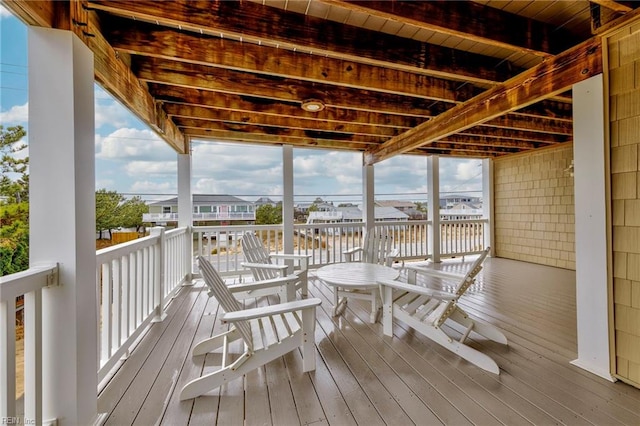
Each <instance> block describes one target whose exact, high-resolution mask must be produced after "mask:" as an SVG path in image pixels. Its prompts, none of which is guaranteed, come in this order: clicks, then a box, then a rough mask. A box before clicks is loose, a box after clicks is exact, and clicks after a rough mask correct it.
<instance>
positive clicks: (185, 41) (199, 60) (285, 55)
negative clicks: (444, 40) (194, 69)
mask: <svg viewBox="0 0 640 426" xmlns="http://www.w3.org/2000/svg"><path fill="white" fill-rule="evenodd" d="M106 24H107V25H105V23H104V22H103V28H106V29H104V30H103V31H104V32H105V33H106V37H107V38H108V40H109V42H110V43H111V45H112V46H113V47H114V49H116V50H117V51H122V52H127V53H130V54H136V55H144V56H152V57H155V58H162V59H169V60H177V61H183V62H188V63H193V64H200V65H207V66H214V67H220V68H226V69H230V70H235V71H245V72H253V73H257V74H265V75H270V76H276V77H284V78H294V79H297V80H301V81H308V82H312V83H322V84H332V85H337V86H343V87H350V88H354V89H364V90H374V91H379V92H383V93H391V94H400V95H408V96H412V97H416V98H422V99H430V100H439V101H444V102H455V103H458V102H463V101H466V100H467V99H469V98H471V97H473V96H475V95H477V94H478V93H480V92H481V91H482V89H479V88H475V87H474V86H472V85H470V84H465V85H461V84H460V83H459V82H453V81H450V80H444V79H441V78H436V77H431V76H427V75H424V74H418V73H411V72H407V71H400V70H395V69H389V68H383V67H380V66H375V65H369V64H362V63H358V62H354V61H346V60H342V59H334V58H329V57H326V56H319V55H312V54H308V53H301V52H293V51H290V50H287V49H278V48H275V47H269V46H264V45H263V46H258V45H257V44H252V43H244V42H239V41H235V40H230V39H225V38H220V37H219V36H215V37H214V36H208V35H202V34H195V33H191V32H184V31H177V30H174V29H172V28H162V27H158V26H157V25H151V24H146V23H142V22H139V21H132V20H130V19H121V18H116V19H112V20H106Z"/></svg>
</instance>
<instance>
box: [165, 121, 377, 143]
mask: <svg viewBox="0 0 640 426" xmlns="http://www.w3.org/2000/svg"><path fill="white" fill-rule="evenodd" d="M174 122H175V123H176V125H177V126H178V127H180V128H183V129H184V128H191V129H209V130H222V131H231V132H233V131H236V132H241V133H248V134H258V135H268V136H288V137H296V138H302V139H327V140H334V141H344V142H359V143H367V144H380V143H382V142H384V141H385V140H387V139H388V138H387V137H384V136H369V135H354V134H351V133H339V132H326V131H320V130H302V129H291V128H284V127H276V126H265V125H255V124H247V123H237V122H225V121H209V120H200V119H193V118H182V117H174Z"/></svg>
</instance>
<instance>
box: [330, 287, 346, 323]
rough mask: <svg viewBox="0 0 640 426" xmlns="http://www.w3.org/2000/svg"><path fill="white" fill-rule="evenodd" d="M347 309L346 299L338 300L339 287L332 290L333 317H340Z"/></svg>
mask: <svg viewBox="0 0 640 426" xmlns="http://www.w3.org/2000/svg"><path fill="white" fill-rule="evenodd" d="M345 309H347V298H346V297H345V296H343V297H342V298H340V287H337V286H336V287H334V288H333V316H334V317H337V316H338V315H341V314H342V313H343V312H344V311H345Z"/></svg>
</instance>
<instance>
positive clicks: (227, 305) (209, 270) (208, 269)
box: [198, 256, 253, 352]
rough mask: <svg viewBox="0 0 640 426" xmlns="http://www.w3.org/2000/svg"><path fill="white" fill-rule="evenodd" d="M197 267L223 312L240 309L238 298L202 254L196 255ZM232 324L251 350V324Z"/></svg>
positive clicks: (244, 322) (242, 322) (241, 322)
mask: <svg viewBox="0 0 640 426" xmlns="http://www.w3.org/2000/svg"><path fill="white" fill-rule="evenodd" d="M198 267H199V268H200V273H201V274H202V277H203V278H204V282H205V283H206V284H207V287H209V296H213V297H215V298H216V300H218V303H220V306H222V309H224V311H225V312H234V311H240V310H242V306H241V305H240V302H238V300H237V299H236V298H235V297H234V296H233V294H232V293H231V291H230V290H229V289H228V288H227V285H226V284H225V283H224V280H223V279H222V277H221V276H220V274H218V271H216V269H215V268H214V267H213V265H211V263H210V262H209V261H208V260H207V259H205V258H204V257H202V256H198ZM234 326H235V327H236V328H237V329H238V332H239V333H240V335H241V336H242V339H243V340H244V342H245V344H246V345H247V349H248V350H249V351H250V352H252V351H253V336H252V334H251V325H250V324H249V322H247V321H238V322H236V323H235V324H234Z"/></svg>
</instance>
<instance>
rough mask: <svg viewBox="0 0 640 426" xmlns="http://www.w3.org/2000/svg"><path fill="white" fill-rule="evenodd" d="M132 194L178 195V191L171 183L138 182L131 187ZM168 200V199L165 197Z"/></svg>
mask: <svg viewBox="0 0 640 426" xmlns="http://www.w3.org/2000/svg"><path fill="white" fill-rule="evenodd" d="M131 192H133V193H141V194H145V193H163V194H176V193H177V192H178V189H177V187H176V184H175V183H171V182H153V181H149V180H144V181H136V182H133V184H132V185H131ZM164 198H166V197H164Z"/></svg>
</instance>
